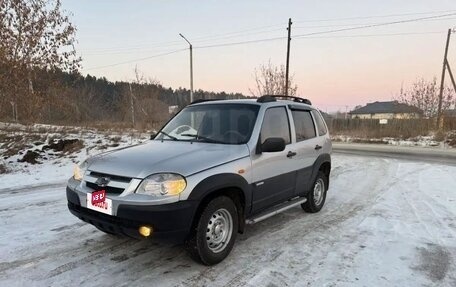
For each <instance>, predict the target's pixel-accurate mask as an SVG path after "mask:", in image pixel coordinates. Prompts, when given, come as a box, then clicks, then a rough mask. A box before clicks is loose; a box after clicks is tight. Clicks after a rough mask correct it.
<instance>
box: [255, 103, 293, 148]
mask: <svg viewBox="0 0 456 287" xmlns="http://www.w3.org/2000/svg"><path fill="white" fill-rule="evenodd" d="M267 138H283V139H284V140H285V144H289V143H290V142H291V140H290V124H289V122H288V115H287V111H286V109H285V107H276V108H269V109H267V110H266V112H265V113H264V119H263V125H262V127H261V143H264V141H265V140H266V139H267Z"/></svg>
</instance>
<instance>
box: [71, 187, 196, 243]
mask: <svg viewBox="0 0 456 287" xmlns="http://www.w3.org/2000/svg"><path fill="white" fill-rule="evenodd" d="M66 194H67V199H68V209H69V210H70V212H71V213H72V214H74V215H75V216H76V217H78V218H79V219H81V220H83V221H85V222H88V223H90V224H92V225H94V226H96V227H97V228H99V229H101V230H103V231H106V232H109V233H113V234H120V235H126V236H129V237H133V238H143V237H142V236H141V235H140V234H139V232H138V228H139V227H140V226H142V225H147V226H152V228H153V233H152V235H151V237H153V238H158V239H166V240H167V241H172V242H183V241H184V240H185V239H186V238H187V237H188V235H189V233H190V229H191V226H192V222H193V216H194V214H195V212H196V208H197V207H198V204H197V202H196V201H179V202H176V203H169V204H162V205H130V204H129V205H126V204H119V205H118V207H117V214H116V215H115V216H113V215H107V214H103V213H100V212H97V211H94V210H91V209H88V208H85V207H83V206H81V203H80V200H79V196H78V195H77V193H76V192H75V191H73V190H71V189H70V188H69V187H67V189H66Z"/></svg>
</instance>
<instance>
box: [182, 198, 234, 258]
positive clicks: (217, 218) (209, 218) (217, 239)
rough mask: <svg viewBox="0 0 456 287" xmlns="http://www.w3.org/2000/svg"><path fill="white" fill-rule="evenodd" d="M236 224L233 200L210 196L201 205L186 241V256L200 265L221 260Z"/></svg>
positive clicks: (228, 247) (232, 238) (231, 245)
mask: <svg viewBox="0 0 456 287" xmlns="http://www.w3.org/2000/svg"><path fill="white" fill-rule="evenodd" d="M238 225H239V221H238V214H237V209H236V205H235V204H234V202H233V201H232V200H231V199H230V198H229V197H227V196H220V197H216V198H214V199H213V200H211V201H210V202H209V203H208V204H207V205H206V207H205V208H204V210H203V212H202V213H201V216H200V217H199V219H198V222H197V224H196V227H195V229H194V230H193V231H192V234H191V236H190V239H189V240H188V241H187V244H186V245H187V250H188V252H189V253H190V256H191V257H192V258H193V259H194V260H195V261H198V262H201V263H203V264H204V265H215V264H217V263H219V262H221V261H222V260H223V259H225V258H226V257H227V256H228V254H229V253H230V251H231V249H232V248H233V245H234V242H235V241H236V235H237V233H238Z"/></svg>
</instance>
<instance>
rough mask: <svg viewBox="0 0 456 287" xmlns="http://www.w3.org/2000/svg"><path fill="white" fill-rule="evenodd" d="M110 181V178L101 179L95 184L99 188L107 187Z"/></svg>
mask: <svg viewBox="0 0 456 287" xmlns="http://www.w3.org/2000/svg"><path fill="white" fill-rule="evenodd" d="M110 181H111V179H110V178H109V177H99V178H98V179H97V181H95V184H96V185H98V186H99V187H105V186H107V185H108V183H109V182H110Z"/></svg>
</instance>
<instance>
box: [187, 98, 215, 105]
mask: <svg viewBox="0 0 456 287" xmlns="http://www.w3.org/2000/svg"><path fill="white" fill-rule="evenodd" d="M221 100H223V99H197V100H194V101H193V102H191V103H190V105H193V104H199V103H204V102H211V101H221Z"/></svg>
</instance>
